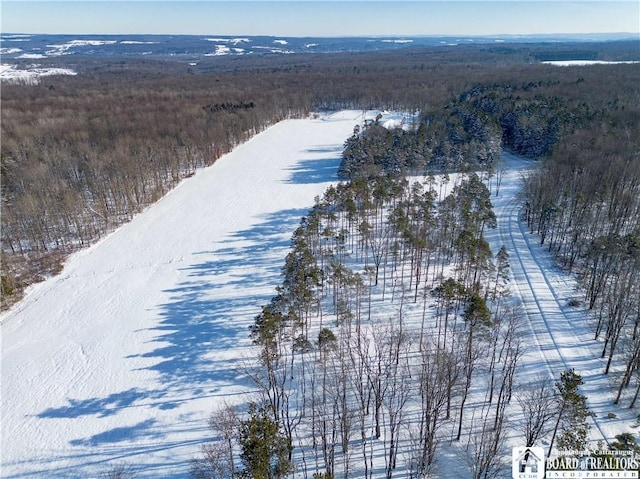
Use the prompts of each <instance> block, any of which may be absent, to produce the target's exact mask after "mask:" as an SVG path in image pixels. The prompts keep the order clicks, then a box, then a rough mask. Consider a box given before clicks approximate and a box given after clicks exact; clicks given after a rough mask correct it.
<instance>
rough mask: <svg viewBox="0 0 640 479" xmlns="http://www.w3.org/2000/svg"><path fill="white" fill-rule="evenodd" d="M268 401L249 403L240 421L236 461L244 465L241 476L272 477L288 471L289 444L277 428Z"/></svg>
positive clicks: (253, 478) (277, 476)
mask: <svg viewBox="0 0 640 479" xmlns="http://www.w3.org/2000/svg"><path fill="white" fill-rule="evenodd" d="M271 408H272V406H271V405H269V404H261V405H258V404H256V403H251V404H250V405H249V417H248V418H247V419H246V420H244V421H242V422H241V424H240V439H239V443H240V448H241V452H240V460H241V461H242V464H243V465H244V471H243V472H242V473H241V477H244V478H247V479H275V478H281V477H285V476H286V475H287V474H288V473H289V472H290V470H291V462H290V461H289V452H290V450H291V444H290V442H289V441H288V439H287V437H286V435H285V434H284V433H283V432H282V431H281V430H280V425H279V423H278V422H277V421H276V420H275V419H274V414H273V411H271V410H270V409H271Z"/></svg>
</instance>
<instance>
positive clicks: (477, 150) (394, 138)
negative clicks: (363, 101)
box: [339, 79, 604, 178]
mask: <svg viewBox="0 0 640 479" xmlns="http://www.w3.org/2000/svg"><path fill="white" fill-rule="evenodd" d="M577 81H578V82H580V79H578V80H577ZM557 83H558V82H557V81H556V82H550V81H547V82H546V83H542V82H528V83H526V84H523V85H520V86H514V85H511V84H494V85H489V86H476V87H474V88H473V89H471V90H469V91H466V92H464V93H462V94H460V95H459V97H458V98H456V99H454V100H452V101H451V102H450V103H448V104H446V105H445V106H444V107H443V108H442V109H441V110H439V111H429V112H425V113H423V114H422V115H421V118H420V120H419V121H418V122H417V124H416V125H411V128H407V127H406V126H398V127H396V128H394V129H391V130H389V129H387V128H384V127H383V126H382V125H380V124H379V123H378V122H374V123H372V124H370V125H367V126H366V127H365V128H364V130H363V131H362V132H360V131H356V132H354V135H353V136H352V137H351V138H349V139H348V140H347V143H346V146H345V150H344V153H343V156H342V163H341V165H340V169H339V174H340V175H341V177H343V178H352V177H354V176H356V175H359V174H367V172H369V171H404V172H407V173H410V174H424V173H425V172H427V171H433V170H438V171H458V170H468V169H478V168H479V169H486V168H488V167H491V166H492V165H494V162H495V160H496V159H498V158H499V157H500V154H501V151H502V148H508V149H510V150H512V151H513V152H515V153H518V154H520V155H523V156H527V157H529V158H534V159H538V158H542V157H546V156H549V155H550V154H551V152H552V151H553V148H554V147H555V146H556V145H557V144H558V143H559V141H560V139H561V138H562V137H563V136H565V135H566V134H567V133H570V132H573V131H574V130H575V129H576V128H579V127H582V126H584V125H585V124H586V123H589V122H593V121H595V120H596V119H601V118H602V116H603V114H604V112H603V111H602V110H601V109H597V110H594V108H598V106H596V105H593V104H590V103H587V102H579V103H577V104H572V103H571V102H570V101H565V100H563V99H561V98H559V97H558V96H556V92H555V88H554V87H556V86H557ZM550 95H551V96H550ZM573 103H575V102H573Z"/></svg>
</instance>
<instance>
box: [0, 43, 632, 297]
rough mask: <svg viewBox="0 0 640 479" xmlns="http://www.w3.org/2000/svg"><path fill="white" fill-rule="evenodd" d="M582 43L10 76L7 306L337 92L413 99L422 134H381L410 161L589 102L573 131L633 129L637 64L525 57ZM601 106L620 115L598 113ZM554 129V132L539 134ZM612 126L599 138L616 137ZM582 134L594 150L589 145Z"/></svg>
mask: <svg viewBox="0 0 640 479" xmlns="http://www.w3.org/2000/svg"><path fill="white" fill-rule="evenodd" d="M615 47H616V48H617V50H616V48H614V47H613V46H612V45H610V44H606V43H605V44H594V45H590V44H581V45H580V49H581V51H582V50H585V49H586V50H588V51H589V52H590V55H591V56H592V57H594V56H595V57H596V58H603V59H607V58H611V55H612V52H614V53H615V54H616V55H617V57H619V58H621V59H628V58H629V56H630V55H633V52H634V51H635V50H636V47H637V46H636V45H635V43H633V42H630V43H628V42H620V43H618V44H615ZM574 50H575V45H564V46H556V47H553V48H552V47H549V46H545V45H513V46H510V45H501V46H500V47H495V46H475V47H473V46H467V47H459V48H438V49H407V50H403V51H402V53H401V54H399V53H398V52H377V53H345V54H336V55H328V56H323V55H296V56H295V58H291V57H274V56H265V57H253V58H233V59H230V58H229V59H219V60H218V59H216V60H215V61H214V60H210V61H208V62H201V63H200V64H199V65H198V66H192V65H189V64H186V63H180V62H179V61H176V62H167V61H154V60H144V61H142V60H131V59H123V60H117V59H109V60H104V59H102V60H98V59H90V58H87V59H82V58H72V59H67V60H64V59H62V60H57V61H58V63H60V62H61V61H62V62H64V61H67V62H69V65H68V66H70V67H73V68H75V69H76V70H77V71H79V73H80V74H79V75H77V76H74V77H64V76H58V77H48V78H47V79H46V81H43V82H41V83H40V84H37V85H3V88H2V92H1V95H2V125H1V126H2V148H1V160H2V171H1V173H2V275H1V278H2V297H3V307H7V306H8V305H10V304H12V303H13V302H15V300H17V299H19V298H20V296H21V294H22V293H21V292H22V291H23V289H24V287H25V286H27V285H28V284H31V283H33V282H34V281H38V280H39V279H41V278H42V277H45V276H46V275H49V274H52V273H55V272H56V271H57V270H59V268H60V267H61V264H62V263H63V261H64V258H65V257H66V256H67V255H68V254H69V253H70V252H72V251H74V250H76V249H77V248H81V247H83V246H85V245H87V244H90V243H92V242H94V241H95V240H96V239H98V238H100V237H101V236H103V235H104V234H105V233H107V232H109V231H111V230H113V228H114V227H116V226H118V225H119V224H122V222H124V221H127V220H129V219H130V218H131V217H132V216H133V215H134V214H136V213H137V212H139V211H140V210H141V209H143V208H144V207H145V206H147V205H149V204H151V203H153V202H154V201H155V200H157V199H158V198H159V197H161V196H162V195H163V194H164V193H166V192H167V191H168V190H169V189H170V188H172V187H173V186H174V185H176V184H177V183H178V182H179V181H181V180H182V179H183V178H185V177H188V176H190V175H191V174H193V173H194V171H195V170H196V169H197V168H199V167H203V166H207V165H210V164H212V163H213V162H214V161H215V160H216V158H218V157H219V156H220V155H221V154H223V153H225V152H227V151H229V150H230V149H231V148H233V147H234V146H236V145H237V144H238V143H240V142H242V141H245V140H246V139H247V138H249V137H250V136H251V135H253V134H255V133H257V132H259V131H261V130H262V129H264V128H266V127H268V126H269V125H271V124H273V123H275V122H277V121H279V120H281V119H283V118H289V117H301V116H304V115H307V114H308V113H309V112H311V111H314V110H319V109H336V108H354V109H365V108H387V109H403V110H410V111H419V112H421V115H422V117H423V119H424V121H423V122H422V124H421V127H420V128H419V129H418V131H417V132H416V133H415V134H413V135H410V134H400V133H399V132H390V135H391V138H387V139H385V140H384V141H386V142H388V141H392V142H395V143H397V142H398V141H400V142H403V143H405V144H406V145H405V149H411V150H412V152H411V153H408V152H406V153H405V152H403V153H402V156H403V158H404V157H406V159H403V160H402V161H403V162H404V161H407V162H408V163H407V165H406V166H408V167H409V168H412V169H416V168H418V169H421V168H424V167H425V166H428V167H436V168H453V167H454V166H455V164H457V163H460V162H470V163H471V164H474V163H477V162H480V163H482V162H486V161H487V159H495V158H496V156H497V155H496V153H497V152H498V151H499V150H500V148H502V147H503V146H505V147H513V148H514V149H516V150H517V151H520V152H522V153H525V154H526V153H530V154H532V156H543V155H545V154H548V153H549V149H550V148H551V147H552V145H553V144H555V143H556V141H558V140H559V135H562V134H565V133H567V132H568V131H569V130H571V129H573V128H577V127H579V126H580V125H581V122H583V121H586V120H588V119H590V118H598V117H602V118H603V120H602V121H601V123H600V124H599V125H597V126H595V123H593V122H591V123H589V126H587V127H585V128H586V129H585V132H586V133H585V135H583V137H580V136H579V135H575V138H574V139H572V140H571V141H572V144H573V143H574V142H575V141H580V143H579V144H576V148H579V145H582V144H584V142H585V141H588V140H589V138H588V137H589V131H591V130H590V129H591V128H596V127H597V128H604V129H606V131H607V133H608V131H609V130H615V131H616V132H619V131H620V128H622V127H620V128H616V124H617V125H625V127H624V128H626V130H627V131H628V132H630V133H633V131H634V130H633V123H629V122H630V121H631V122H634V121H637V86H636V80H637V77H638V75H637V68H638V67H637V65H618V66H593V67H583V68H571V69H561V68H557V67H553V66H548V65H541V64H539V63H527V62H534V61H537V59H538V57H540V55H543V56H545V58H553V55H556V56H558V55H559V57H563V56H566V55H567V54H569V53H571V52H574ZM586 50H585V51H586ZM567 52H569V53H567ZM574 53H575V52H574ZM583 53H584V52H583ZM620 55H622V56H621V57H620ZM496 108H497V109H499V111H498V110H496ZM605 111H606V112H608V113H610V115H613V116H607V117H606V118H604V117H603V112H605ZM501 128H502V130H503V131H502V132H501V131H500V129H501ZM549 132H551V133H553V141H546V142H542V143H541V142H538V143H536V142H535V139H536V138H539V137H540V136H541V135H542V136H544V135H546V134H547V133H549ZM394 135H395V136H394ZM396 136H397V138H396ZM585 136H586V137H585ZM596 136H598V137H599V136H600V135H596ZM607 138H612V137H610V135H608V134H607V136H605V137H603V138H601V141H600V143H601V144H599V145H596V146H599V147H602V148H607V149H609V150H610V149H611V148H612V147H613V146H614V145H613V144H611V145H610V144H608V140H607ZM500 140H502V141H500ZM531 145H537V146H535V148H538V149H540V151H532V146H531ZM385 147H386V146H385ZM620 147H621V146H620ZM617 148H618V146H616V148H613V149H614V150H617ZM586 149H589V150H590V151H591V153H592V154H593V155H594V156H596V155H597V152H596V151H594V149H593V146H592V145H589V147H588V148H585V150H586ZM399 151H400V150H398V152H399ZM374 156H375V155H374ZM399 156H400V155H399ZM343 168H346V166H343Z"/></svg>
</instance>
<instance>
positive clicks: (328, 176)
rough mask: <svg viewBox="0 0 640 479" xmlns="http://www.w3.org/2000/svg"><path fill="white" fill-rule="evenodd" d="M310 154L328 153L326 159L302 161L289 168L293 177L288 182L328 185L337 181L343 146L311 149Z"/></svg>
mask: <svg viewBox="0 0 640 479" xmlns="http://www.w3.org/2000/svg"><path fill="white" fill-rule="evenodd" d="M307 151H308V152H309V153H326V154H327V155H329V156H327V157H326V158H320V159H306V160H304V159H303V160H300V161H299V162H298V163H297V164H296V165H294V166H292V167H291V168H288V170H287V171H290V172H291V176H290V177H289V178H288V179H287V180H286V183H289V184H302V185H307V184H311V183H328V182H331V181H337V179H338V177H337V173H336V172H337V170H338V166H339V165H340V156H341V153H342V145H336V146H329V147H316V148H309V149H308V150H307Z"/></svg>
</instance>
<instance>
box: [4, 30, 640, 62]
mask: <svg viewBox="0 0 640 479" xmlns="http://www.w3.org/2000/svg"><path fill="white" fill-rule="evenodd" d="M0 40H1V41H2V44H1V45H2V46H1V48H0V55H2V61H3V62H6V61H14V62H15V61H20V60H27V61H33V60H42V59H51V58H56V57H62V56H91V57H138V56H144V57H151V58H158V57H174V58H176V59H181V60H193V61H196V60H197V59H200V58H202V57H215V56H242V55H269V54H294V53H337V52H367V51H379V50H391V49H400V48H408V47H423V46H430V47H435V46H452V45H473V44H484V45H486V44H496V45H500V44H503V43H558V42H563V43H565V42H579V43H586V42H610V41H618V40H636V41H637V40H638V38H637V35H633V34H630V33H628V34H592V35H528V36H527V35H497V36H482V37H466V36H447V37H436V36H417V37H416V36H407V37H383V36H381V37H335V38H333V37H306V38H301V37H275V36H273V37H271V36H246V37H245V36H236V37H232V36H219V35H209V36H205V35H30V34H20V33H3V34H1V35H0ZM577 51H580V50H579V49H578V50H577Z"/></svg>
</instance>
